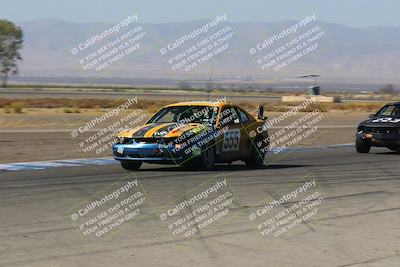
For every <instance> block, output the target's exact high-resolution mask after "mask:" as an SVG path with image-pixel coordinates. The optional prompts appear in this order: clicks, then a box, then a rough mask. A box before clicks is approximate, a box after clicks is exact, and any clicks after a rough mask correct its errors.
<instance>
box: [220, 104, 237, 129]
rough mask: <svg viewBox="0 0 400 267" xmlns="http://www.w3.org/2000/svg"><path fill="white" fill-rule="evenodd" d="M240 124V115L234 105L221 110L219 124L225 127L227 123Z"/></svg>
mask: <svg viewBox="0 0 400 267" xmlns="http://www.w3.org/2000/svg"><path fill="white" fill-rule="evenodd" d="M234 124H240V120H239V116H238V114H237V112H236V111H235V109H234V108H233V107H230V108H225V109H223V110H222V111H221V117H220V122H219V125H220V126H221V127H224V126H226V125H234Z"/></svg>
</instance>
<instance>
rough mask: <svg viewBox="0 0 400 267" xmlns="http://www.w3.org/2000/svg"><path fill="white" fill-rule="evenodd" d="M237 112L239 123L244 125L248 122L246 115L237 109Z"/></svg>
mask: <svg viewBox="0 0 400 267" xmlns="http://www.w3.org/2000/svg"><path fill="white" fill-rule="evenodd" d="M237 111H238V113H239V118H240V120H241V122H243V123H245V122H248V121H249V117H248V116H247V114H246V113H245V112H244V111H243V110H241V109H240V108H238V109H237Z"/></svg>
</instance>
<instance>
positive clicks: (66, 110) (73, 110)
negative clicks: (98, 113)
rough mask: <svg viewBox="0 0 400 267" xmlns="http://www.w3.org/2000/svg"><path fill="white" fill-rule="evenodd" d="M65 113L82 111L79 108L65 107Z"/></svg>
mask: <svg viewBox="0 0 400 267" xmlns="http://www.w3.org/2000/svg"><path fill="white" fill-rule="evenodd" d="M62 111H63V112H64V113H81V110H80V109H79V108H63V110H62Z"/></svg>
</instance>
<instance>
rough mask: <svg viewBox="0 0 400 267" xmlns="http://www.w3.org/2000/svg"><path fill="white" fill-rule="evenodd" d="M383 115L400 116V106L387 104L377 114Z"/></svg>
mask: <svg viewBox="0 0 400 267" xmlns="http://www.w3.org/2000/svg"><path fill="white" fill-rule="evenodd" d="M377 115H378V116H383V117H400V106H397V105H386V106H384V107H383V108H382V109H381V110H380V111H379V112H378V114H377Z"/></svg>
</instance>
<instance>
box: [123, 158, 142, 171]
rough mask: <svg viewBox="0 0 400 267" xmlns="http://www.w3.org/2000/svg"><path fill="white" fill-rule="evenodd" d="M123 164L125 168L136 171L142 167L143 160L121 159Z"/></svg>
mask: <svg viewBox="0 0 400 267" xmlns="http://www.w3.org/2000/svg"><path fill="white" fill-rule="evenodd" d="M121 166H122V168H124V169H125V170H129V171H135V170H138V169H139V168H140V166H142V162H141V161H130V160H121Z"/></svg>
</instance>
